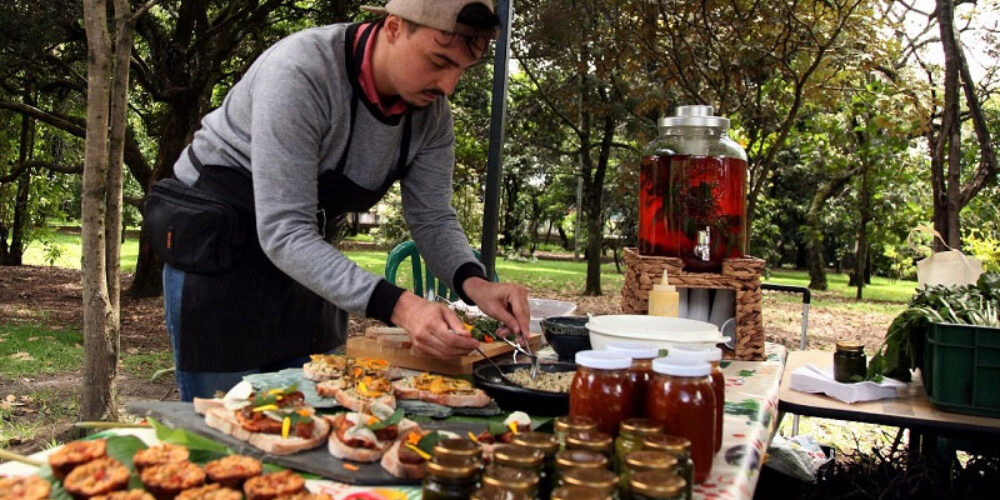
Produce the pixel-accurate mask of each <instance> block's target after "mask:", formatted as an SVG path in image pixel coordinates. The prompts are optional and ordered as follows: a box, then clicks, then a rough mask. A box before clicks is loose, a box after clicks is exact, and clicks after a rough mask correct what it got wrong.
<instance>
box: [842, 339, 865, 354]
mask: <svg viewBox="0 0 1000 500" xmlns="http://www.w3.org/2000/svg"><path fill="white" fill-rule="evenodd" d="M837 350H838V351H847V352H864V351H865V345H864V344H863V343H861V342H858V341H856V340H841V341H839V342H837Z"/></svg>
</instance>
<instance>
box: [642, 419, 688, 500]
mask: <svg viewBox="0 0 1000 500" xmlns="http://www.w3.org/2000/svg"><path fill="white" fill-rule="evenodd" d="M642 449H644V450H656V451H662V452H665V453H669V454H670V455H672V456H673V457H674V458H676V459H677V475H678V476H680V477H681V479H683V480H684V482H685V483H686V484H685V485H684V498H685V500H691V496H692V495H693V493H694V462H693V461H692V460H691V441H690V440H688V439H687V438H684V437H681V436H671V435H669V434H654V435H652V436H646V438H645V439H643V441H642Z"/></svg>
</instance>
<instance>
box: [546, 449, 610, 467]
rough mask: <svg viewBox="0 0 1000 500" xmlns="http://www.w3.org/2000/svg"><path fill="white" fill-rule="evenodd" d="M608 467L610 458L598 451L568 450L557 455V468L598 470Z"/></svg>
mask: <svg viewBox="0 0 1000 500" xmlns="http://www.w3.org/2000/svg"><path fill="white" fill-rule="evenodd" d="M607 465H608V457H606V456H604V455H603V454H601V453H598V452H596V451H590V450H581V449H568V450H562V451H560V452H558V453H556V467H563V468H567V469H569V468H577V469H596V468H601V467H606V466H607Z"/></svg>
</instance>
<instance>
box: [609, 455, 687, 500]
mask: <svg viewBox="0 0 1000 500" xmlns="http://www.w3.org/2000/svg"><path fill="white" fill-rule="evenodd" d="M647 470H658V471H664V472H670V473H672V474H676V473H677V458H675V457H674V456H673V455H670V454H669V453H664V452H662V451H654V450H641V451H633V452H631V453H629V454H627V455H625V463H624V467H622V470H621V472H620V473H619V474H618V478H619V481H620V485H621V488H622V491H623V492H627V491H628V489H629V478H630V477H631V476H632V475H633V474H635V473H636V472H643V471H647ZM623 496H627V495H623Z"/></svg>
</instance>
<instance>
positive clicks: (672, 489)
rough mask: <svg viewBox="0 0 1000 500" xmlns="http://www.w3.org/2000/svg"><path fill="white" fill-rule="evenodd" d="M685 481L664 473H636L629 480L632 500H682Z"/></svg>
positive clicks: (674, 475)
mask: <svg viewBox="0 0 1000 500" xmlns="http://www.w3.org/2000/svg"><path fill="white" fill-rule="evenodd" d="M684 483H685V481H684V479H682V478H680V477H678V476H677V475H676V474H673V473H670V472H664V471H643V472H636V473H635V474H633V475H632V477H631V478H630V479H629V491H631V494H630V498H631V499H632V500H681V499H682V498H684Z"/></svg>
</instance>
